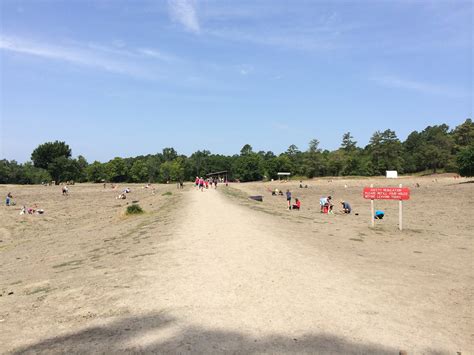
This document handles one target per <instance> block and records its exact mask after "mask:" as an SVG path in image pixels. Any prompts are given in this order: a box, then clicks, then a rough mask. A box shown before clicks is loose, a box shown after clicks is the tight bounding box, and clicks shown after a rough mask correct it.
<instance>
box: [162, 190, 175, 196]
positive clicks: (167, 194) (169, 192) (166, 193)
mask: <svg viewBox="0 0 474 355" xmlns="http://www.w3.org/2000/svg"><path fill="white" fill-rule="evenodd" d="M172 194H173V193H172V192H171V191H168V192H165V193H164V194H163V195H161V196H171V195H172Z"/></svg>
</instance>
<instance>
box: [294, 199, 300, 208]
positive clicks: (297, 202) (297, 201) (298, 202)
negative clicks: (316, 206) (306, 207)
mask: <svg viewBox="0 0 474 355" xmlns="http://www.w3.org/2000/svg"><path fill="white" fill-rule="evenodd" d="M292 208H293V209H294V210H299V209H300V208H301V201H300V200H298V199H295V203H294V205H293V206H292Z"/></svg>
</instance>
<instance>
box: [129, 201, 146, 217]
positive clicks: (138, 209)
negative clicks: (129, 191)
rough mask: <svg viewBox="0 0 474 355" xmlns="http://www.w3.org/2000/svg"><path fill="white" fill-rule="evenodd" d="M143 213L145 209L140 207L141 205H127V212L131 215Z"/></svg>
mask: <svg viewBox="0 0 474 355" xmlns="http://www.w3.org/2000/svg"><path fill="white" fill-rule="evenodd" d="M141 213H143V209H142V208H141V207H140V205H136V204H133V205H130V206H128V207H127V212H126V214H128V215H130V214H141Z"/></svg>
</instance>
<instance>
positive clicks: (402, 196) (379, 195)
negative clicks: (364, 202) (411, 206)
mask: <svg viewBox="0 0 474 355" xmlns="http://www.w3.org/2000/svg"><path fill="white" fill-rule="evenodd" d="M364 198H365V199H368V200H398V201H400V200H409V199H410V189H409V188H408V187H365V188H364Z"/></svg>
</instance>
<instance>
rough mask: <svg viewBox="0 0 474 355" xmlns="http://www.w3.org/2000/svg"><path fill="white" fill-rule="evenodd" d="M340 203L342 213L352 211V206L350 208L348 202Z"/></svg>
mask: <svg viewBox="0 0 474 355" xmlns="http://www.w3.org/2000/svg"><path fill="white" fill-rule="evenodd" d="M341 205H342V212H343V213H347V214H349V213H351V212H352V208H351V205H350V204H349V202H347V201H341Z"/></svg>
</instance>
